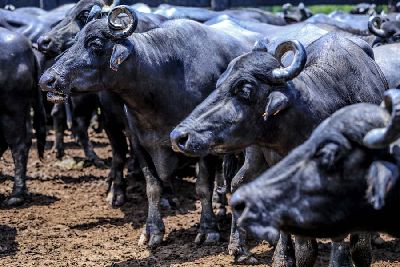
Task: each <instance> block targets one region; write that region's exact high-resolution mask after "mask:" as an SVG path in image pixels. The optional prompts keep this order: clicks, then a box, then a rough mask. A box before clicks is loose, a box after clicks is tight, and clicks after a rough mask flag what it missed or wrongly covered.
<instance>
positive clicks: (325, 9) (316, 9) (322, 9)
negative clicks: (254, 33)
mask: <svg viewBox="0 0 400 267" xmlns="http://www.w3.org/2000/svg"><path fill="white" fill-rule="evenodd" d="M307 7H308V8H309V9H311V11H312V12H313V13H314V14H317V13H325V14H329V13H331V12H333V11H339V10H340V11H345V12H349V11H350V10H351V9H352V8H353V6H352V5H315V6H307ZM264 9H265V10H268V11H272V12H280V11H282V7H281V6H269V7H265V8H264ZM382 10H384V11H385V12H387V6H386V5H379V6H378V7H377V11H378V12H381V11H382Z"/></svg>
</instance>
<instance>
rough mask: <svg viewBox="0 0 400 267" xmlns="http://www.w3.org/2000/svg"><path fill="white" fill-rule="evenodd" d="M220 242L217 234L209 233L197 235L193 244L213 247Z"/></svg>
mask: <svg viewBox="0 0 400 267" xmlns="http://www.w3.org/2000/svg"><path fill="white" fill-rule="evenodd" d="M219 240H220V234H219V233H218V232H210V233H198V234H197V236H196V239H195V240H194V242H195V243H196V244H197V245H201V244H205V245H214V244H216V243H218V242H219Z"/></svg>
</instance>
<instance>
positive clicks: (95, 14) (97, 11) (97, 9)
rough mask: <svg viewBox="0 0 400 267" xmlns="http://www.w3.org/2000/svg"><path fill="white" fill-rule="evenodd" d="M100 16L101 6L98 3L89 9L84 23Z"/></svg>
mask: <svg viewBox="0 0 400 267" xmlns="http://www.w3.org/2000/svg"><path fill="white" fill-rule="evenodd" d="M100 16H101V7H100V6H98V5H94V6H93V7H92V9H91V10H90V13H89V15H88V17H87V19H86V24H87V23H88V22H89V21H92V20H93V19H98V18H100Z"/></svg>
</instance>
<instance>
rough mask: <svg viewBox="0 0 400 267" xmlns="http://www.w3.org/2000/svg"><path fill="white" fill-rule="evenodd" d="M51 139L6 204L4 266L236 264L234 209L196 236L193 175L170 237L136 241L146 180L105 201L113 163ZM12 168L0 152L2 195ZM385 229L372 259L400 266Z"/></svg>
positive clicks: (0, 250)
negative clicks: (156, 243) (201, 242)
mask: <svg viewBox="0 0 400 267" xmlns="http://www.w3.org/2000/svg"><path fill="white" fill-rule="evenodd" d="M91 136H92V140H93V141H94V142H95V150H96V152H97V154H98V155H99V156H100V157H101V158H102V159H104V160H105V161H106V164H108V165H109V164H110V162H111V158H110V157H111V148H110V146H109V145H108V144H107V140H106V139H105V136H104V134H95V133H92V134H91ZM52 137H53V136H52V135H50V137H49V140H52ZM51 145H52V143H51V142H49V148H48V149H47V150H46V156H45V160H44V161H43V162H40V161H39V160H38V158H37V154H36V151H35V149H32V150H31V153H30V159H29V166H28V170H29V172H28V176H29V178H28V187H29V191H30V196H29V199H28V201H27V202H26V204H24V205H23V206H21V207H18V208H13V209H9V208H6V207H1V208H0V266H18V267H19V266H52V267H53V266H118V267H127V266H132V267H133V266H235V265H234V264H233V260H232V258H231V256H229V254H228V253H227V241H228V238H229V222H230V219H229V217H228V216H227V218H225V219H222V220H221V222H220V227H221V229H222V241H221V243H219V244H218V245H214V246H196V245H195V244H194V242H193V241H194V239H195V237H196V229H197V226H198V221H199V216H200V205H199V202H198V201H197V200H196V196H195V189H194V183H193V179H183V180H182V179H177V181H176V184H177V188H178V195H179V202H180V206H179V208H178V209H174V208H173V209H170V210H167V211H165V212H164V222H165V226H166V235H165V240H164V243H163V244H162V246H160V247H158V248H156V249H154V250H148V249H147V248H145V247H140V246H138V245H137V241H138V239H139V235H140V231H141V227H142V226H143V223H144V222H145V218H146V210H147V208H146V207H147V201H146V198H145V192H144V189H143V187H141V188H139V189H137V190H136V191H135V192H134V193H132V194H130V199H129V201H128V202H127V203H126V204H125V205H124V206H123V207H121V208H118V209H113V208H111V207H110V206H109V205H108V204H107V202H106V201H105V197H106V196H105V192H106V189H107V174H108V170H107V168H104V169H99V168H96V167H94V166H86V165H84V166H82V164H77V165H75V167H74V168H75V169H70V167H66V166H60V164H59V162H57V161H56V160H55V154H54V153H53V152H52V151H51ZM66 153H67V154H68V155H69V156H70V157H73V158H74V159H75V160H77V161H78V162H79V161H81V160H82V157H83V153H82V150H81V149H80V148H79V147H77V146H76V145H75V144H74V143H73V140H72V139H71V138H68V139H67V150H66ZM13 169H14V165H13V163H12V159H11V155H10V153H9V152H6V154H5V155H4V157H3V158H1V159H0V198H4V197H5V196H7V195H8V194H9V193H10V190H11V187H12V175H13ZM139 183H143V182H139ZM383 237H384V239H385V240H386V242H385V243H384V244H383V245H381V246H379V247H374V264H373V266H400V242H399V241H398V240H395V239H393V238H390V237H388V236H383ZM251 247H252V249H251V251H252V252H253V253H254V254H255V256H256V257H257V259H258V260H259V265H256V266H266V265H267V266H270V265H271V258H272V254H273V248H272V247H271V246H269V245H268V244H265V243H261V244H257V243H256V242H255V241H251ZM319 248H320V250H319V251H320V253H319V257H318V260H317V266H327V265H328V261H329V242H320V244H319ZM241 266H245V265H241Z"/></svg>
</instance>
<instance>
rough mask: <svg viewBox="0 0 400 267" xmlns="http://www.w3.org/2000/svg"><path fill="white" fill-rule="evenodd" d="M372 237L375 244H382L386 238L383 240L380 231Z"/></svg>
mask: <svg viewBox="0 0 400 267" xmlns="http://www.w3.org/2000/svg"><path fill="white" fill-rule="evenodd" d="M371 238H372V239H371V242H372V244H373V245H375V246H382V245H383V244H385V240H383V238H382V237H381V236H380V234H379V233H374V234H373V235H372V237H371Z"/></svg>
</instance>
